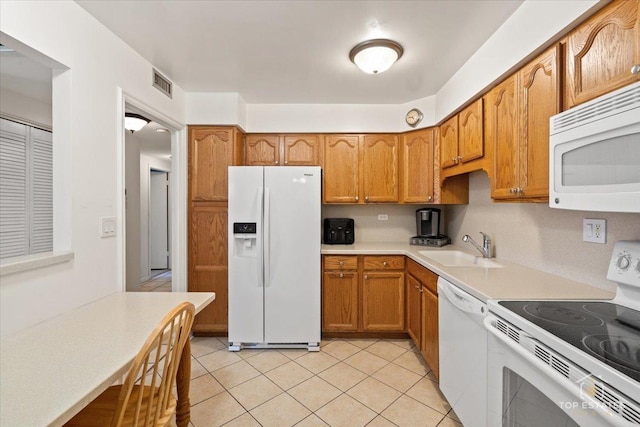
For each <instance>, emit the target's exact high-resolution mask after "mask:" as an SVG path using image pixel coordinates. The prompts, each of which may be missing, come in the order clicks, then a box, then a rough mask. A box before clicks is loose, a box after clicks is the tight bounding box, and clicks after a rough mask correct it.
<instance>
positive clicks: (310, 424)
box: [296, 414, 328, 427]
mask: <svg viewBox="0 0 640 427" xmlns="http://www.w3.org/2000/svg"><path fill="white" fill-rule="evenodd" d="M296 427H328V424H327V423H325V422H324V421H322V420H321V419H320V418H318V416H317V415H316V414H311V415H309V416H308V417H307V418H305V419H304V420H302V421H300V422H299V423H298V424H296Z"/></svg>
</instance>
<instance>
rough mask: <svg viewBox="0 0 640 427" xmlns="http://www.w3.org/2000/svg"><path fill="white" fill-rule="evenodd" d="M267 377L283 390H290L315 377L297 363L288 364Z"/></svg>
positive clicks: (274, 370) (268, 373) (271, 372)
mask: <svg viewBox="0 0 640 427" xmlns="http://www.w3.org/2000/svg"><path fill="white" fill-rule="evenodd" d="M265 375H266V376H267V377H268V378H269V379H270V380H271V381H273V382H274V383H276V384H277V385H278V386H279V387H280V388H281V389H283V390H289V389H290V388H291V387H294V386H296V385H298V384H300V383H301V382H303V381H305V380H307V379H309V378H311V377H312V376H313V374H312V373H311V372H309V371H308V370H306V369H305V368H303V367H302V366H300V365H298V364H297V363H295V362H289V363H286V364H284V365H282V366H280V367H278V368H276V369H273V370H271V371H269V372H267V373H266V374H265Z"/></svg>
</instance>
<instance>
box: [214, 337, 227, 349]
mask: <svg viewBox="0 0 640 427" xmlns="http://www.w3.org/2000/svg"><path fill="white" fill-rule="evenodd" d="M216 339H217V340H218V341H220V343H221V344H222V345H223V346H225V347H229V339H228V337H216Z"/></svg>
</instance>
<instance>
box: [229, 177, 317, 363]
mask: <svg viewBox="0 0 640 427" xmlns="http://www.w3.org/2000/svg"><path fill="white" fill-rule="evenodd" d="M320 191H321V169H320V167H315V166H284V167H279V166H267V167H262V166H230V167H229V350H231V351H239V350H241V349H242V348H247V347H250V348H295V347H304V348H308V349H309V350H310V351H317V350H318V349H319V343H320V274H321V273H320V202H321V192H320Z"/></svg>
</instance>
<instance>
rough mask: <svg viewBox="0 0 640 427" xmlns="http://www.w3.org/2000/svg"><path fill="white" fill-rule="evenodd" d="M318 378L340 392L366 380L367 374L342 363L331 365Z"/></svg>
mask: <svg viewBox="0 0 640 427" xmlns="http://www.w3.org/2000/svg"><path fill="white" fill-rule="evenodd" d="M318 376H319V377H320V378H322V379H323V380H325V381H327V382H328V383H329V384H331V385H333V386H334V387H337V388H339V389H340V390H342V391H347V390H349V389H350V388H351V387H353V386H354V385H356V384H358V383H359V382H360V381H362V380H364V379H365V378H367V374H365V373H363V372H361V371H359V370H357V369H356V368H354V367H352V366H349V365H347V364H346V363H344V362H340V363H338V364H335V365H333V366H332V367H330V368H329V369H327V370H326V371H322V372H320V373H319V374H318Z"/></svg>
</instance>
